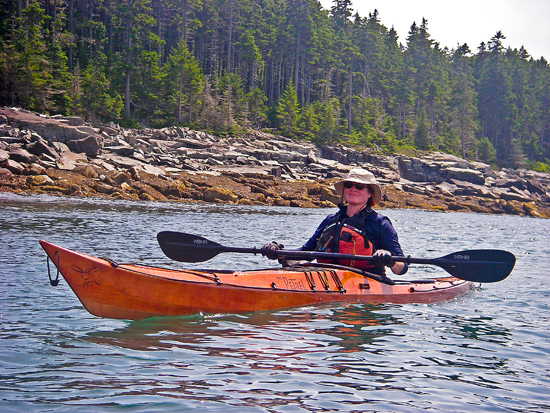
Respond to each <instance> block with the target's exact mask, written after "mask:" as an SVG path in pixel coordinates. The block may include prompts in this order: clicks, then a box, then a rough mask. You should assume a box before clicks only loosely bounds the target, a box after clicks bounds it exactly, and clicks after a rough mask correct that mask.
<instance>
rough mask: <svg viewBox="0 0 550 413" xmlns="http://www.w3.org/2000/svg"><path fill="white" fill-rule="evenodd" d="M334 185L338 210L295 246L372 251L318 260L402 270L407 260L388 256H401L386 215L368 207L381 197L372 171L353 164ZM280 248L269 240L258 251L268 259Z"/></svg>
mask: <svg viewBox="0 0 550 413" xmlns="http://www.w3.org/2000/svg"><path fill="white" fill-rule="evenodd" d="M334 188H335V189H336V192H337V193H338V194H339V195H340V196H341V202H340V203H339V204H338V212H336V213H334V214H330V215H328V216H327V217H326V218H325V219H324V220H323V221H322V222H321V224H320V225H319V227H318V228H317V230H316V231H315V233H314V234H313V236H312V237H311V238H310V239H309V240H308V241H307V242H306V243H305V244H304V245H303V246H302V247H301V248H299V250H300V251H320V252H328V253H341V254H352V255H372V256H373V257H374V258H373V260H372V261H362V260H357V261H355V260H330V259H329V260H318V261H319V262H321V263H332V264H339V265H345V266H348V267H354V268H359V269H362V270H366V271H368V272H371V273H374V274H379V275H385V267H390V268H391V270H392V272H393V273H394V274H398V275H402V274H405V273H406V272H407V269H408V266H407V264H406V263H403V262H395V261H394V260H393V259H392V258H391V257H392V255H393V256H401V257H402V256H404V254H403V250H402V249H401V246H400V245H399V239H398V237H397V232H396V231H395V229H394V227H393V225H392V223H391V221H390V220H389V218H388V217H386V216H384V215H382V214H380V213H378V212H376V211H374V210H373V209H372V207H374V206H375V205H376V204H377V203H378V202H380V199H381V198H382V190H381V189H380V185H378V183H377V182H376V179H375V177H374V175H373V174H372V173H371V172H369V171H367V170H364V169H361V168H354V169H352V170H351V171H350V172H349V173H348V175H347V177H346V178H345V179H343V180H341V181H339V182H336V183H335V184H334ZM282 248H283V246H282V245H280V244H278V243H277V242H270V243H268V244H265V245H264V246H263V247H262V250H261V252H262V254H263V255H265V256H266V257H268V258H270V259H277V252H276V251H277V250H279V249H282Z"/></svg>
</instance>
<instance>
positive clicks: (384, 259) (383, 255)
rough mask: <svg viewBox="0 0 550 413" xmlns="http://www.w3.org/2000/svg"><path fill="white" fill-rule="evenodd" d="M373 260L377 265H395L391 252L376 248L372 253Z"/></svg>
mask: <svg viewBox="0 0 550 413" xmlns="http://www.w3.org/2000/svg"><path fill="white" fill-rule="evenodd" d="M372 256H373V260H372V261H373V262H374V264H376V265H377V266H378V267H384V266H386V267H390V268H391V267H393V266H394V265H395V260H393V259H392V257H391V253H390V252H389V251H386V250H377V251H375V252H374V254H372Z"/></svg>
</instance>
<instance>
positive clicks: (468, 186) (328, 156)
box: [0, 107, 550, 218]
mask: <svg viewBox="0 0 550 413" xmlns="http://www.w3.org/2000/svg"><path fill="white" fill-rule="evenodd" d="M357 166H360V167H363V168H365V169H368V170H370V171H372V172H373V173H374V175H375V176H376V178H377V180H379V182H380V183H381V185H382V188H383V192H384V195H383V198H382V201H381V202H380V204H379V205H378V207H377V208H413V209H425V210H431V211H461V212H476V213H488V214H514V215H524V216H532V217H541V218H548V217H550V174H548V173H542V172H534V171H530V170H526V169H499V170H493V169H492V168H491V166H490V165H488V164H484V163H480V162H470V161H467V160H464V159H461V158H458V157H456V156H453V155H448V154H443V153H439V152H436V153H417V154H416V155H415V156H404V155H396V156H385V155H378V154H375V153H374V152H373V150H372V149H365V150H358V149H354V148H350V147H346V146H343V145H340V146H324V147H319V146H316V145H315V144H313V143H310V142H306V141H301V140H296V139H291V138H287V137H283V136H278V135H273V134H270V133H267V132H261V131H256V130H249V131H247V132H246V133H244V134H242V135H241V136H238V137H231V136H226V137H219V136H215V135H212V134H208V133H205V132H200V131H195V130H191V129H189V128H185V127H176V126H173V127H166V128H162V129H125V128H121V127H119V126H118V125H115V124H113V123H110V124H99V123H98V124H90V123H86V122H84V121H83V120H82V119H81V118H79V117H65V116H47V115H42V114H37V113H33V112H30V111H27V110H23V109H17V108H7V107H4V108H0V192H12V193H17V194H40V193H47V194H51V195H60V196H71V197H108V198H113V199H128V200H136V201H174V202H209V203H227V204H241V205H270V206H290V207H304V208H315V207H333V206H335V204H337V203H338V201H339V199H338V197H337V195H336V193H335V191H334V189H333V187H332V185H333V183H334V182H335V181H337V180H339V179H341V178H342V177H344V176H345V175H346V174H347V172H348V171H349V170H350V169H351V168H352V167H357Z"/></svg>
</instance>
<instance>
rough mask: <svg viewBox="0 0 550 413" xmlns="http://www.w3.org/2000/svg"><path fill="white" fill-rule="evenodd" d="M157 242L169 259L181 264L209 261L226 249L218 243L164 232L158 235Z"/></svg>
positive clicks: (182, 234)
mask: <svg viewBox="0 0 550 413" xmlns="http://www.w3.org/2000/svg"><path fill="white" fill-rule="evenodd" d="M157 240H158V243H159V245H160V248H161V249H162V252H164V254H165V255H166V256H167V257H168V258H170V259H172V260H174V261H181V262H203V261H208V260H209V259H211V258H214V257H215V256H216V255H218V254H219V253H220V252H222V251H223V249H224V248H223V246H221V245H220V244H218V243H216V242H213V241H210V240H207V239H206V238H203V237H199V236H198V235H191V234H185V233H182V232H173V231H162V232H159V233H158V234H157Z"/></svg>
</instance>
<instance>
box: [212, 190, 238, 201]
mask: <svg viewBox="0 0 550 413" xmlns="http://www.w3.org/2000/svg"><path fill="white" fill-rule="evenodd" d="M204 200H205V201H206V202H218V201H225V202H227V201H229V202H237V200H238V197H237V196H236V195H235V194H233V193H232V192H231V191H228V190H227V189H222V188H218V187H214V188H209V189H207V190H206V191H205V192H204Z"/></svg>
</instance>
